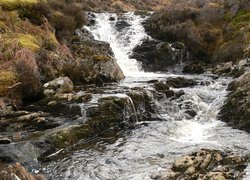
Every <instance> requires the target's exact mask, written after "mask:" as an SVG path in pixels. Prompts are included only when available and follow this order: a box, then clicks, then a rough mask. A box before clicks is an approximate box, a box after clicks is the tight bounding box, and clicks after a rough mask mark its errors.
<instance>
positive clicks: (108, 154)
mask: <svg viewBox="0 0 250 180" xmlns="http://www.w3.org/2000/svg"><path fill="white" fill-rule="evenodd" d="M94 15H95V21H96V22H95V25H92V26H89V27H85V28H87V29H88V30H89V31H91V32H92V34H93V35H94V37H95V39H97V40H100V41H106V42H108V43H109V44H110V46H111V48H112V50H113V52H114V55H115V58H116V59H117V62H118V64H119V65H120V67H121V69H122V70H123V72H124V74H125V76H126V78H125V79H124V80H123V81H121V82H120V83H119V84H118V85H115V86H112V84H111V85H108V86H105V87H102V90H103V91H102V92H104V93H98V92H96V93H94V94H93V96H94V98H93V100H92V103H94V101H95V100H97V99H98V98H100V97H103V96H121V95H122V94H124V93H123V92H127V91H129V90H130V89H131V88H134V87H143V88H144V89H147V90H148V91H149V92H150V91H151V90H152V86H151V85H150V84H149V83H148V81H150V80H161V79H166V78H168V77H179V76H181V77H185V78H189V79H195V80H196V81H197V82H199V83H198V85H195V86H193V87H186V88H182V90H183V91H184V92H185V94H184V95H182V96H181V97H180V98H178V99H175V100H170V99H169V98H166V97H165V98H161V99H155V103H156V105H157V109H158V116H159V118H158V120H157V119H156V120H153V121H142V122H137V124H138V126H136V128H134V129H128V130H124V131H122V132H119V133H118V134H117V136H116V137H113V136H109V135H107V136H104V137H102V138H100V137H99V138H93V140H92V141H91V142H86V143H85V145H84V147H83V148H81V149H79V150H76V151H75V152H74V153H72V154H70V156H68V157H66V158H63V159H60V160H58V161H57V162H52V163H50V164H48V166H47V169H48V174H49V178H50V179H53V180H57V179H58V180H62V179H65V180H66V179H69V180H75V179H79V180H106V179H112V180H148V179H150V175H151V174H152V173H154V172H157V171H160V170H162V169H167V168H169V167H170V166H171V164H172V163H173V161H174V160H175V159H176V158H178V157H180V156H183V155H185V154H188V153H190V152H192V151H195V150H199V149H201V148H214V149H219V150H224V151H232V152H235V153H238V154H240V155H249V154H250V135H249V134H248V133H246V132H244V131H240V130H237V129H233V128H231V127H229V126H227V124H225V123H223V122H221V121H219V120H218V119H217V114H218V112H219V109H220V107H221V106H222V104H223V102H224V100H225V96H226V95H227V94H228V92H227V91H226V88H227V85H228V84H229V83H230V81H231V79H230V78H224V77H220V78H216V77H215V76H214V75H212V74H209V73H207V74H202V75H183V74H181V73H175V74H172V73H168V72H144V71H143V70H142V68H141V65H140V63H138V62H137V61H136V59H131V58H130V55H131V54H132V51H133V49H134V48H135V47H136V46H137V45H138V44H140V43H141V42H142V40H143V39H144V38H150V37H148V36H147V35H146V33H145V31H144V28H143V26H142V22H143V20H145V17H140V16H137V15H134V14H133V13H126V14H123V15H119V16H118V15H116V14H112V13H101V14H94ZM111 17H113V19H114V20H112V21H111V20H110V18H111ZM118 21H119V23H121V22H122V23H124V22H126V23H124V27H123V26H122V28H118V26H117V22H118ZM204 82H205V83H204ZM90 103H91V102H90ZM132 103H133V102H132ZM83 107H85V106H84V105H83ZM189 109H192V110H194V111H195V112H196V116H195V117H192V118H190V116H187V114H186V113H185V112H186V111H187V110H189ZM83 114H84V113H83ZM245 179H250V168H249V166H248V168H247V170H246V176H245Z"/></svg>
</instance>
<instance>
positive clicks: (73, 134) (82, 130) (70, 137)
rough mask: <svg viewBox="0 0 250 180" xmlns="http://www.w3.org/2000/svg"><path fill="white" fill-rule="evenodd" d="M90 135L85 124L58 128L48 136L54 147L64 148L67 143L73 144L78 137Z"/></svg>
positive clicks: (82, 137)
mask: <svg viewBox="0 0 250 180" xmlns="http://www.w3.org/2000/svg"><path fill="white" fill-rule="evenodd" d="M88 137H90V130H89V128H88V127H87V125H83V126H72V127H69V128H65V129H62V130H58V132H56V133H55V134H51V135H49V136H48V138H49V140H50V141H51V142H52V143H53V145H54V146H55V147H56V148H65V147H67V146H68V145H71V144H75V143H76V142H77V141H79V140H80V139H84V138H88Z"/></svg>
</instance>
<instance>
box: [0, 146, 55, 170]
mask: <svg viewBox="0 0 250 180" xmlns="http://www.w3.org/2000/svg"><path fill="white" fill-rule="evenodd" d="M53 150H54V149H53V147H52V145H49V144H48V143H45V142H44V141H30V142H18V143H11V144H2V145H1V146H0V160H1V162H4V163H16V162H19V163H22V164H26V165H29V166H30V167H36V166H38V159H40V158H42V157H43V156H44V155H46V154H49V153H50V152H52V151H53Z"/></svg>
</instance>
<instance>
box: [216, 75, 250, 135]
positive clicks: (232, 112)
mask: <svg viewBox="0 0 250 180" xmlns="http://www.w3.org/2000/svg"><path fill="white" fill-rule="evenodd" d="M227 90H229V91H231V92H230V93H229V95H228V96H227V99H226V101H225V102H224V105H223V106H222V108H221V110H220V112H219V118H220V119H221V120H222V121H224V122H227V123H228V124H229V125H231V126H233V127H235V128H239V129H242V130H246V131H247V132H250V119H249V117H250V110H249V109H250V94H249V92H250V73H245V74H244V75H242V76H241V77H239V78H238V79H237V80H235V81H233V82H231V83H230V84H229V85H228V89H227Z"/></svg>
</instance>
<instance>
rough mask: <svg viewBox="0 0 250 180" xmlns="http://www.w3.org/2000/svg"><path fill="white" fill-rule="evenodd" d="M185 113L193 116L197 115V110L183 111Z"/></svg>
mask: <svg viewBox="0 0 250 180" xmlns="http://www.w3.org/2000/svg"><path fill="white" fill-rule="evenodd" d="M185 113H186V114H188V115H189V116H190V117H195V116H196V115H197V112H196V111H195V110H192V109H191V110H187V111H185Z"/></svg>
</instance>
